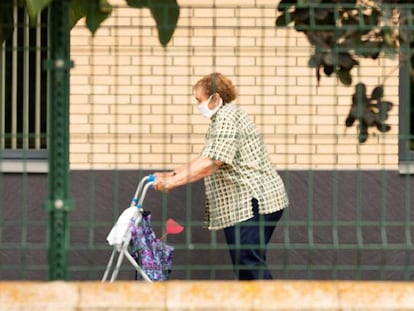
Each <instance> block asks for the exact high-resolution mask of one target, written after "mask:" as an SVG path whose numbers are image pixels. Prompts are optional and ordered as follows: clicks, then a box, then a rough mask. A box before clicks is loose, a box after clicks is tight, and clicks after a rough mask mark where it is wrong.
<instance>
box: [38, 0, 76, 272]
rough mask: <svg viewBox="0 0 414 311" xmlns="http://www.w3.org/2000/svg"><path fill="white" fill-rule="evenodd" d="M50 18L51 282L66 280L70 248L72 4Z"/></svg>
mask: <svg viewBox="0 0 414 311" xmlns="http://www.w3.org/2000/svg"><path fill="white" fill-rule="evenodd" d="M50 10H51V12H50V13H51V14H50V15H49V17H50V19H49V34H50V41H49V46H50V59H49V60H48V61H47V62H46V64H45V65H46V68H47V70H48V72H49V76H50V83H49V100H50V106H49V119H48V122H49V129H50V130H49V179H48V186H49V194H48V196H49V197H48V200H47V201H46V203H45V206H46V209H47V211H48V213H49V222H48V237H49V241H48V243H49V254H48V265H49V279H50V280H59V279H67V271H68V263H67V252H68V246H69V225H68V215H67V214H68V212H69V211H70V210H71V209H72V206H73V203H72V201H71V200H70V199H69V197H68V180H69V134H68V133H69V69H70V67H71V65H72V64H71V62H70V59H69V54H70V49H69V16H68V13H69V1H68V0H54V1H53V2H52V4H51V8H50Z"/></svg>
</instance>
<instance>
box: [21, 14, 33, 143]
mask: <svg viewBox="0 0 414 311" xmlns="http://www.w3.org/2000/svg"><path fill="white" fill-rule="evenodd" d="M29 37H30V29H29V16H28V15H27V14H25V15H24V27H23V42H24V43H23V44H24V46H23V50H22V53H23V92H22V93H23V117H22V121H23V127H22V133H21V134H20V135H21V138H20V141H21V142H22V144H21V148H22V149H23V150H28V149H29V96H30V93H29V83H30V81H29V77H30V74H29V68H30V58H29V55H30V49H31V46H30V39H29Z"/></svg>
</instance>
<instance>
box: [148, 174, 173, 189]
mask: <svg viewBox="0 0 414 311" xmlns="http://www.w3.org/2000/svg"><path fill="white" fill-rule="evenodd" d="M153 175H154V177H155V180H154V184H153V187H154V189H155V190H158V191H161V192H165V193H167V192H168V191H169V190H170V189H171V187H170V185H171V178H172V177H173V176H174V173H173V172H155V173H153Z"/></svg>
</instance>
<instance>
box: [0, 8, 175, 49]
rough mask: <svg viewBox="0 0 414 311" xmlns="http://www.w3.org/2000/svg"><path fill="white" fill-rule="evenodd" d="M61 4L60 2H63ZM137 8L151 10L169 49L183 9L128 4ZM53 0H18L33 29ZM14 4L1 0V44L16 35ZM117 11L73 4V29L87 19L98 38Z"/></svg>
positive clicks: (161, 40) (89, 27) (71, 14)
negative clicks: (14, 29)
mask: <svg viewBox="0 0 414 311" xmlns="http://www.w3.org/2000/svg"><path fill="white" fill-rule="evenodd" d="M59 1H60V0H59ZM125 1H126V3H127V5H128V6H130V7H133V8H148V9H149V10H150V11H151V14H152V17H153V18H154V20H155V22H156V24H157V29H158V37H159V41H160V43H161V45H162V46H164V47H166V46H167V44H168V42H169V41H170V40H171V38H172V35H173V33H174V30H175V28H176V26H177V22H178V17H179V13H180V9H179V7H178V5H177V2H176V0H125ZM51 2H52V0H18V1H17V5H19V6H21V7H25V8H26V10H27V13H28V15H29V17H30V23H31V25H35V23H36V19H37V16H38V15H39V14H40V12H41V11H42V10H43V9H45V8H46V7H47V6H49V5H50V3H51ZM14 5H15V1H14V0H1V3H0V43H3V42H4V41H5V40H7V38H8V37H10V35H11V34H12V33H13V27H14V25H13V6H14ZM112 9H113V7H112V6H111V4H110V3H109V2H108V0H70V7H69V19H70V22H69V23H70V27H71V28H72V27H74V26H75V25H76V24H77V23H78V21H79V20H81V19H82V18H85V21H86V26H87V27H88V29H89V30H90V31H91V32H92V34H94V33H95V32H96V31H97V29H98V28H99V26H100V25H101V24H102V22H103V21H105V20H106V19H107V18H108V17H109V16H110V15H111V13H112Z"/></svg>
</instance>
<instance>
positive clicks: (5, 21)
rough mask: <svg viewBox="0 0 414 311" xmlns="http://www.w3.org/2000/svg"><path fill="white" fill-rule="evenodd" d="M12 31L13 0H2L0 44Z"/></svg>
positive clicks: (0, 7)
mask: <svg viewBox="0 0 414 311" xmlns="http://www.w3.org/2000/svg"><path fill="white" fill-rule="evenodd" d="M12 33H13V0H3V1H2V2H1V4H0V45H1V44H3V42H4V41H6V40H7V39H8V38H9V37H10V36H11V34H12Z"/></svg>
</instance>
